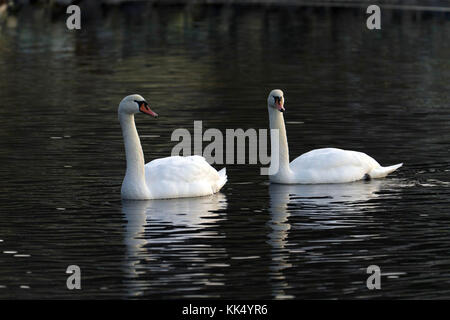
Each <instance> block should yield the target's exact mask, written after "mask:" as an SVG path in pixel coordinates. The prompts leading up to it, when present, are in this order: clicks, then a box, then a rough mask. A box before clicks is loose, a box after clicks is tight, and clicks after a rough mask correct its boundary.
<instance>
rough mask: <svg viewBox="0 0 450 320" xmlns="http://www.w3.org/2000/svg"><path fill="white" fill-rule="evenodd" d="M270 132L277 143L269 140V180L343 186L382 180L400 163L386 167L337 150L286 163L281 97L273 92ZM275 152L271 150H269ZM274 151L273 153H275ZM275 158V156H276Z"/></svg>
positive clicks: (358, 154)
mask: <svg viewBox="0 0 450 320" xmlns="http://www.w3.org/2000/svg"><path fill="white" fill-rule="evenodd" d="M267 104H268V110H269V120H270V129H277V130H278V133H279V136H278V140H276V139H272V141H271V144H272V150H278V152H279V154H277V155H274V154H272V157H271V159H272V163H271V169H272V170H271V172H273V173H274V174H272V175H271V176H270V181H272V182H275V183H284V184H315V183H344V182H352V181H357V180H361V179H370V178H383V177H385V176H387V175H388V174H389V173H391V172H393V171H395V170H397V169H398V168H400V167H401V166H402V163H400V164H396V165H393V166H389V167H382V166H380V164H379V163H378V162H377V161H376V160H375V159H373V158H372V157H370V156H368V155H367V154H365V153H362V152H357V151H349V150H342V149H337V148H324V149H316V150H312V151H309V152H307V153H304V154H302V155H301V156H299V157H298V158H296V159H295V160H293V161H292V162H291V163H289V148H288V143H287V136H286V128H285V125H284V118H283V112H284V110H285V109H284V96H283V91H281V90H272V91H271V92H270V94H269V97H268V98H267ZM272 152H274V151H272ZM275 152H276V151H275ZM277 156H278V157H277Z"/></svg>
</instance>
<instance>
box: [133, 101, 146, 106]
mask: <svg viewBox="0 0 450 320" xmlns="http://www.w3.org/2000/svg"><path fill="white" fill-rule="evenodd" d="M134 102H136V103H137V104H138V106H139V107H140V106H141V105H142V104H144V105H145V106H148V103H147V102H145V101H137V100H134Z"/></svg>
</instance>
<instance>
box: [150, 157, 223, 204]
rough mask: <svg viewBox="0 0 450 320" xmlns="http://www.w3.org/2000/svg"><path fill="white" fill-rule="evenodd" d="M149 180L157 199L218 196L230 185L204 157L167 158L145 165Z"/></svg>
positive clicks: (151, 190)
mask: <svg viewBox="0 0 450 320" xmlns="http://www.w3.org/2000/svg"><path fill="white" fill-rule="evenodd" d="M145 178H146V182H147V186H148V188H149V190H150V194H151V195H152V198H153V199H168V198H183V197H198V196H205V195H210V194H213V193H216V192H218V191H219V190H220V189H221V188H222V187H223V185H224V184H225V182H226V181H227V176H226V171H225V168H224V169H222V170H220V171H219V172H218V171H217V170H216V169H214V168H213V167H211V165H210V164H209V163H208V162H206V160H205V158H203V157H201V156H189V157H180V156H174V157H166V158H160V159H156V160H153V161H151V162H149V163H147V164H146V165H145Z"/></svg>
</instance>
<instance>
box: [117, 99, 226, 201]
mask: <svg viewBox="0 0 450 320" xmlns="http://www.w3.org/2000/svg"><path fill="white" fill-rule="evenodd" d="M139 112H142V113H145V114H148V115H151V116H153V117H157V116H158V115H157V114H156V113H155V112H153V111H152V110H151V109H150V108H149V106H148V103H147V102H146V101H145V100H144V98H142V97H141V96H140V95H130V96H127V97H125V98H124V99H123V100H122V102H121V103H120V104H119V111H118V113H119V121H120V125H121V127H122V134H123V138H124V142H125V153H126V160H127V170H126V174H125V178H124V180H123V183H122V189H121V195H122V198H123V199H133V200H149V199H171V198H186V197H199V196H206V195H211V194H213V193H216V192H218V191H219V190H220V189H221V188H222V187H223V186H224V184H225V183H226V181H227V175H226V169H225V168H223V169H222V170H220V171H217V170H215V169H214V168H213V167H211V166H210V165H209V163H208V162H206V160H205V158H203V157H201V156H189V157H180V156H175V157H166V158H161V159H156V160H153V161H151V162H149V163H147V164H145V162H144V153H143V151H142V146H141V143H140V140H139V136H138V133H137V130H136V125H135V123H134V114H136V113H139Z"/></svg>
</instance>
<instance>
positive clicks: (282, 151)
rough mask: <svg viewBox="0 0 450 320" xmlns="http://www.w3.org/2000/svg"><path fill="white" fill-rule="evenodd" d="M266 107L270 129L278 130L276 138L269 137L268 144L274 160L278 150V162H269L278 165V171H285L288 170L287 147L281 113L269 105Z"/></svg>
mask: <svg viewBox="0 0 450 320" xmlns="http://www.w3.org/2000/svg"><path fill="white" fill-rule="evenodd" d="M268 108H269V121H270V129H276V130H278V139H271V144H270V145H271V159H272V161H274V160H275V161H276V159H277V155H276V154H275V153H276V152H278V164H276V163H272V162H271V165H278V168H279V172H287V171H289V147H288V142H287V135H286V127H285V124H284V117H283V113H282V112H280V111H278V110H276V109H274V108H272V107H270V106H269V107H268Z"/></svg>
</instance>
